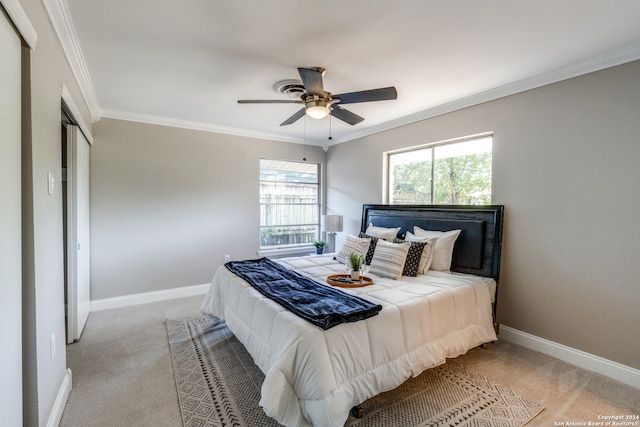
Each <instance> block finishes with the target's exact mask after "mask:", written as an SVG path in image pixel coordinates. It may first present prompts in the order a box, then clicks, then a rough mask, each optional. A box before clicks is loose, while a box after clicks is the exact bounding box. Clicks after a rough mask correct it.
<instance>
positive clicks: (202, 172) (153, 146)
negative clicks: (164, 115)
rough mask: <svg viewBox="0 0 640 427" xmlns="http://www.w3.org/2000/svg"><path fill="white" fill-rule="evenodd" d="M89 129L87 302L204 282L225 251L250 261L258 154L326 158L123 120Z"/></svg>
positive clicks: (254, 245)
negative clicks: (88, 284)
mask: <svg viewBox="0 0 640 427" xmlns="http://www.w3.org/2000/svg"><path fill="white" fill-rule="evenodd" d="M93 129H94V130H93V135H94V138H95V141H96V143H95V145H94V146H93V147H92V149H91V258H92V260H91V299H92V300H98V299H103V298H111V297H116V296H123V295H130V294H136V293H142V292H149V291H157V290H164V289H172V288H177V287H183V286H191V285H200V284H206V283H210V282H211V278H212V277H213V273H214V271H215V269H216V268H217V267H219V266H220V265H222V264H223V262H224V255H225V254H230V255H231V259H244V258H256V257H257V250H258V246H259V222H260V217H259V212H260V211H259V204H258V191H259V186H258V178H259V174H258V172H259V159H260V158H272V159H279V160H294V161H301V160H302V158H303V157H304V156H305V155H306V157H307V160H308V161H310V162H317V163H324V159H325V152H324V151H322V149H320V148H318V147H310V146H307V147H304V146H303V145H299V144H290V143H283V142H274V141H265V140H260V139H253V138H245V137H238V136H231V135H221V134H215V133H210V132H202V131H195V130H187V129H179V128H171V127H165V126H158V125H150V124H142V123H135V122H127V121H121V120H110V119H102V120H100V121H99V122H97V123H95V124H94V127H93ZM305 153H306V154H305Z"/></svg>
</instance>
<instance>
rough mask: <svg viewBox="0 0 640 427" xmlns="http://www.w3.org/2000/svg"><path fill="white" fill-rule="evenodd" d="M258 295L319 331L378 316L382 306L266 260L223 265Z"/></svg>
mask: <svg viewBox="0 0 640 427" xmlns="http://www.w3.org/2000/svg"><path fill="white" fill-rule="evenodd" d="M225 267H227V269H228V270H229V271H231V272H232V273H235V274H236V275H238V276H240V277H242V278H243V279H244V280H246V281H247V282H248V283H249V284H250V285H251V286H253V287H254V288H255V289H256V290H257V291H258V292H260V293H261V294H262V295H264V296H266V297H267V298H270V299H272V300H273V301H275V302H277V303H278V304H280V305H281V306H283V307H284V308H286V309H287V310H289V311H291V312H292V313H294V314H297V315H298V316H300V317H302V318H303V319H305V320H308V321H309V322H311V323H313V324H314V325H316V326H319V327H321V328H322V329H325V330H326V329H329V328H332V327H334V326H336V325H339V324H340V323H346V322H356V321H358V320H363V319H366V318H369V317H371V316H375V315H376V314H378V312H379V311H380V310H382V306H380V305H377V304H374V303H372V302H370V301H367V300H364V299H362V298H360V297H357V296H354V295H350V294H347V293H346V292H342V291H340V290H339V289H335V288H332V287H330V286H324V285H321V284H320V283H317V282H315V281H314V280H312V279H309V278H308V277H305V276H303V275H301V274H300V273H297V272H295V271H292V270H289V269H288V268H285V267H283V266H281V265H280V264H278V263H275V262H273V261H271V260H270V259H268V258H260V259H256V260H246V261H232V262H228V263H226V264H225Z"/></svg>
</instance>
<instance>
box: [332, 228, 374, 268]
mask: <svg viewBox="0 0 640 427" xmlns="http://www.w3.org/2000/svg"><path fill="white" fill-rule="evenodd" d="M370 242H371V239H369V238H359V237H356V236H353V235H351V234H349V235H348V236H347V238H346V239H345V241H344V243H343V244H342V248H341V249H340V252H338V254H337V255H336V261H338V262H341V263H343V264H348V262H349V255H351V253H352V252H353V253H356V254H358V255H362V256H366V255H367V251H368V250H369V244H370Z"/></svg>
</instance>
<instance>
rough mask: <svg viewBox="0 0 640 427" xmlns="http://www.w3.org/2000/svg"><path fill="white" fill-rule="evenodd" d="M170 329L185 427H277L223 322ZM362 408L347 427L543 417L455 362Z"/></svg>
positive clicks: (512, 423) (258, 378) (256, 375)
mask: <svg viewBox="0 0 640 427" xmlns="http://www.w3.org/2000/svg"><path fill="white" fill-rule="evenodd" d="M166 325H167V333H168V336H169V345H170V347H171V354H172V356H173V357H172V358H173V369H174V374H175V379H176V386H177V389H178V398H179V401H180V409H181V411H182V419H183V422H184V425H185V427H209V426H212V427H220V426H239V427H245V426H246V427H254V426H261V427H268V426H278V425H279V424H278V423H277V422H275V421H274V420H272V419H271V418H268V417H267V416H266V415H265V414H264V412H263V411H262V409H261V408H260V407H259V406H258V401H259V400H260V386H261V384H262V381H263V379H264V375H263V374H262V372H261V371H260V369H258V367H257V366H256V365H255V364H254V363H253V360H252V359H251V356H250V355H249V354H248V353H247V351H246V350H245V349H244V347H243V346H242V344H241V343H240V342H239V341H238V340H237V339H236V338H235V336H234V335H233V334H232V333H231V331H229V329H228V328H227V327H226V324H225V323H224V322H223V321H221V320H219V319H215V318H209V317H199V318H195V319H186V320H167V322H166ZM363 407H364V408H365V415H364V417H363V418H355V417H353V416H350V417H349V419H348V420H347V423H346V424H345V425H346V426H349V427H373V426H376V427H380V426H385V427H387V426H442V427H444V426H461V427H462V426H465V427H466V426H477V427H494V426H495V427H519V426H522V425H524V424H526V423H527V422H528V421H530V420H531V419H532V418H533V417H535V416H536V415H538V413H540V411H541V410H542V409H543V407H542V405H540V404H538V403H536V402H533V401H530V400H529V399H527V398H525V397H522V396H519V395H518V394H516V393H514V392H513V391H512V390H510V389H508V388H506V387H503V386H501V385H499V384H495V383H493V382H492V381H491V380H490V379H488V378H486V377H484V376H482V375H478V374H474V373H472V372H469V371H468V370H467V369H466V368H465V367H464V366H462V365H460V364H458V363H457V362H455V361H451V360H450V361H448V362H447V363H446V364H445V365H442V366H438V367H436V368H433V369H429V370H427V371H425V372H423V373H422V374H421V375H419V376H417V377H415V378H412V379H410V380H409V381H407V382H405V383H404V384H402V385H401V386H400V387H398V388H397V389H395V390H392V391H389V392H386V393H383V394H381V395H379V396H376V397H374V398H372V399H369V400H367V401H366V402H364V403H363Z"/></svg>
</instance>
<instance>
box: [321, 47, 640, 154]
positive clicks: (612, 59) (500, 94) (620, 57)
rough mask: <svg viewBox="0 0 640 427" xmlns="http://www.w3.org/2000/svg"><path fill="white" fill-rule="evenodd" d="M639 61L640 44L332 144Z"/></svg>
mask: <svg viewBox="0 0 640 427" xmlns="http://www.w3.org/2000/svg"><path fill="white" fill-rule="evenodd" d="M638 59H640V43H638V44H634V45H631V46H628V47H626V48H623V49H619V50H616V51H613V52H610V53H604V54H602V55H599V56H597V57H594V58H591V59H588V60H585V61H581V62H578V63H575V64H572V65H569V66H567V67H563V68H559V69H557V70H554V71H551V72H548V73H543V74H538V75H535V76H532V77H529V78H526V79H522V80H519V81H517V82H513V83H509V84H506V85H503V86H499V87H497V88H494V89H489V90H487V91H484V92H480V93H477V94H474V95H470V96H467V97H464V98H460V99H456V100H453V101H450V102H447V103H444V104H441V105H437V106H435V107H433V108H428V109H426V110H422V111H419V112H417V113H414V114H410V115H407V116H403V117H400V118H398V119H395V120H390V121H388V122H384V123H381V124H379V125H375V126H372V127H370V128H367V129H364V130H362V131H357V132H353V133H350V134H349V135H347V136H345V137H342V138H339V139H334V141H332V143H331V144H329V145H336V144H340V143H343V142H347V141H351V140H354V139H358V138H363V137H365V136H369V135H373V134H375V133H380V132H384V131H387V130H391V129H394V128H397V127H401V126H405V125H408V124H411V123H415V122H419V121H422V120H426V119H430V118H433V117H436V116H440V115H443V114H446V113H450V112H453V111H456V110H461V109H463V108H468V107H472V106H474V105H478V104H482V103H484V102H489V101H493V100H496V99H499V98H504V97H506V96H510V95H515V94H517V93H520V92H525V91H527V90H531V89H536V88H539V87H542V86H546V85H549V84H552V83H557V82H560V81H563V80H568V79H571V78H574V77H578V76H581V75H585V74H589V73H592V72H595V71H600V70H603V69H606V68H611V67H615V66H616V65H622V64H625V63H628V62H632V61H636V60H638Z"/></svg>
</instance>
